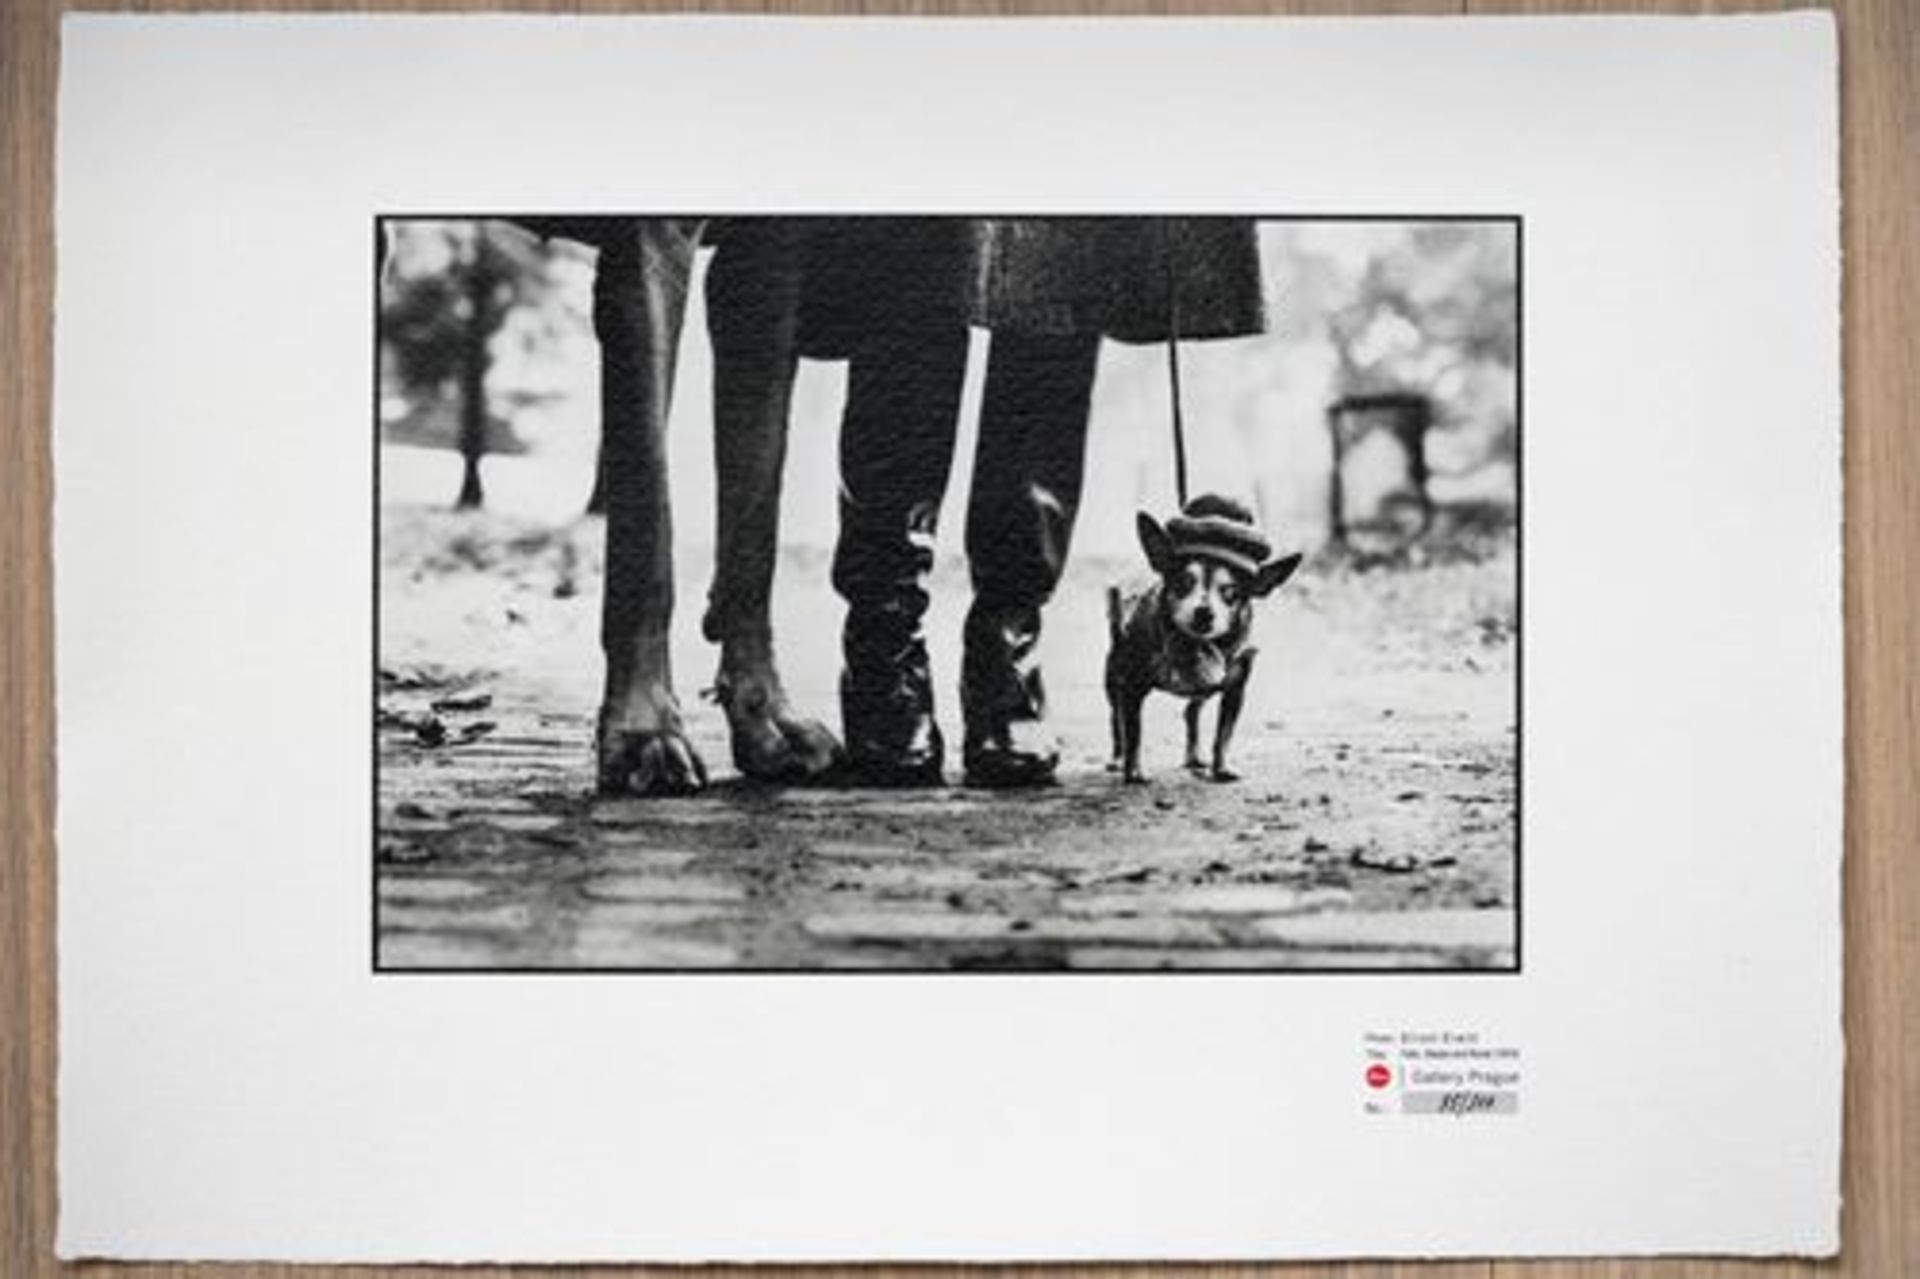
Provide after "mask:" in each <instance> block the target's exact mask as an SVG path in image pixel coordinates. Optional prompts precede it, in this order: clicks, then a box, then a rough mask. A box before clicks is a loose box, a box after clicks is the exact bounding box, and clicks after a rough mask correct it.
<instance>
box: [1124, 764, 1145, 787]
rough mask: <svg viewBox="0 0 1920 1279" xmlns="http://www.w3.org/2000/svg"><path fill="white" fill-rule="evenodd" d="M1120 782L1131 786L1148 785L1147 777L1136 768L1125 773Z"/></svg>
mask: <svg viewBox="0 0 1920 1279" xmlns="http://www.w3.org/2000/svg"><path fill="white" fill-rule="evenodd" d="M1120 780H1121V781H1123V782H1125V783H1126V784H1127V785H1129V786H1145V785H1146V784H1147V775H1146V774H1145V773H1143V772H1141V771H1140V770H1139V769H1137V768H1136V769H1132V770H1130V771H1128V772H1125V773H1123V774H1122V775H1121V777H1120Z"/></svg>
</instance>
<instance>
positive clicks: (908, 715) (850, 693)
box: [840, 600, 946, 787]
mask: <svg viewBox="0 0 1920 1279" xmlns="http://www.w3.org/2000/svg"><path fill="white" fill-rule="evenodd" d="M920 612H921V609H920V608H918V607H915V606H914V604H913V603H912V602H911V601H910V600H902V601H896V602H893V603H890V604H888V605H866V606H855V607H853V608H850V609H849V610H848V611H847V624H846V630H845V633H844V635H843V639H842V651H843V654H844V657H845V661H846V665H845V667H844V669H843V670H842V672H841V675H840V719H841V727H842V730H843V732H844V733H845V736H846V749H847V761H848V766H849V768H850V770H851V773H852V778H851V780H853V781H854V782H855V783H856V784H861V785H868V786H889V787H891V786H938V785H939V784H940V780H941V767H942V764H943V757H944V755H945V752H946V743H945V742H944V741H943V740H942V738H941V736H940V726H939V724H937V723H936V722H935V721H934V718H933V674H932V671H931V669H930V666H929V663H928V659H927V645H926V640H925V637H924V636H923V635H922V634H921V632H920V616H919V615H920Z"/></svg>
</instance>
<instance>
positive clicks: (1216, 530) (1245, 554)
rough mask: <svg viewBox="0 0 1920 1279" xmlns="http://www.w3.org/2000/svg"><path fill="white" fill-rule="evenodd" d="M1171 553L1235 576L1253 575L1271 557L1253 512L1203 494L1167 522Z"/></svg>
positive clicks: (1265, 537) (1224, 498)
mask: <svg viewBox="0 0 1920 1279" xmlns="http://www.w3.org/2000/svg"><path fill="white" fill-rule="evenodd" d="M1167 537H1168V540H1170V541H1171V542H1172V543H1173V553H1174V554H1175V555H1178V556H1183V557H1184V556H1194V557H1198V558H1200V559H1209V560H1213V561H1215V562H1216V563H1220V564H1225V565H1226V566H1227V567H1228V568H1230V569H1233V570H1234V571H1235V572H1239V573H1253V572H1256V571H1257V570H1258V569H1259V568H1260V566H1261V565H1262V564H1264V563H1266V562H1267V557H1268V556H1269V555H1272V554H1273V544H1272V543H1271V542H1269V541H1268V540H1267V535H1266V534H1265V533H1262V532H1261V531H1260V529H1259V526H1258V525H1256V524H1255V523H1254V522H1253V512H1252V511H1250V510H1248V509H1247V508H1246V507H1245V506H1244V505H1242V504H1241V503H1239V502H1236V501H1234V500H1233V499H1232V498H1230V497H1221V496H1220V495H1219V494H1217V493H1203V494H1201V495H1200V496H1199V497H1196V498H1194V499H1193V500H1192V501H1191V502H1188V503H1187V505H1186V507H1185V508H1184V509H1183V510H1182V511H1181V512H1180V514H1178V515H1176V516H1174V517H1173V518H1172V519H1170V520H1168V521H1167Z"/></svg>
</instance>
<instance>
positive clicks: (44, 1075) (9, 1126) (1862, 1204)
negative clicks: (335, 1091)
mask: <svg viewBox="0 0 1920 1279" xmlns="http://www.w3.org/2000/svg"><path fill="white" fill-rule="evenodd" d="M83 7H92V6H83ZM108 7H114V6H108ZM126 7H127V8H130V9H190V8H196V7H203V6H196V5H192V4H176V3H159V4H134V5H128V6H126ZM218 7H223V8H243V9H310V8H334V9H357V8H400V9H422V10H429V9H430V10H442V11H453V10H465V9H475V8H519V9H537V8H541V7H551V8H554V9H557V10H579V9H592V10H613V11H617V10H622V9H641V8H651V9H684V8H710V9H742V10H754V9H768V10H776V11H790V12H875V13H881V12H885V13H950V12H963V13H980V14H988V13H1022V12H1075V13H1101V12H1111V13H1146V12H1175V13H1205V12H1228V11H1230V12H1236V13H1252V12H1273V13H1316V14H1327V13H1482V12H1485V13H1493V12H1523V11H1524V12H1550V13H1570V12H1620V11H1626V10H1637V11H1642V12H1678V13H1713V12H1742V11H1754V10H1761V9H1779V8H1787V7H1803V6H1789V5H1782V4H1777V3H1766V2H1765V0H1760V2H1759V3H1722V2H1716V0H1695V2H1694V3H1686V2H1684V0H1664V2H1663V0H1646V2H1643V3H1618V2H1617V0H1616V2H1607V0H1602V2H1601V3H1586V2H1582V0H1400V2H1388V3H1367V2H1366V0H1358V2H1356V3H1344V4H1343V3H1306V2H1299V3H1284V2H1278V3H1262V2H1261V0H1251V2H1249V3H1213V2H1209V0H1196V2H1182V0H1173V2H1172V3H1167V4H1160V3H1148V4H1141V3H1134V2H1131V0H1116V2H1114V3H1101V2H1100V0H1090V2H1087V3H1080V4H1058V3H1056V4H1049V5H1045V6H1035V7H1028V6H1024V5H1018V4H998V3H992V2H990V0H985V2H982V0H973V2H969V0H957V2H955V3H931V4H887V3H876V4H863V3H858V2H857V0H854V2H850V3H840V4H835V3H831V2H828V3H812V2H809V0H801V2H800V3H778V2H777V0H776V2H775V3H771V4H753V3H747V4H732V3H722V4H707V5H700V4H697V3H694V4H680V5H672V4H669V5H634V4H619V3H613V4H603V3H587V4H584V5H582V4H572V5H568V4H553V5H550V6H541V5H539V4H537V3H527V2H524V0H523V2H522V3H519V4H513V5H488V4H478V3H468V2H464V0H415V2H414V3H410V4H409V3H404V2H402V3H375V4H371V5H357V4H351V3H347V4H339V3H333V4H327V3H318V4H316V3H298V2H295V3H273V2H269V3H258V2H255V3H239V4H233V5H222V6H218ZM1833 7H1834V8H1835V10H1836V12H1837V13H1838V15H1839V22H1840V38H1841V65H1842V73H1843V76H1844V79H1845V86H1844V100H1843V105H1842V119H1843V127H1844V130H1845V141H1844V165H1843V171H1844V176H1843V181H1844V192H1845V202H1846V203H1845V215H1844V216H1845V227H1844V243H1845V249H1846V282H1845V325H1846V330H1845V367H1846V484H1847V517H1846V554H1847V575H1846V611H1847V619H1846V620H1847V644H1846V653H1847V721H1848V733H1847V751H1848V760H1847V763H1848V769H1847V855H1846V871H1845V890H1846V928H1847V973H1846V1000H1847V1010H1846V1033H1847V1105H1846V1158H1845V1187H1844V1189H1845V1196H1846V1213H1845V1235H1844V1237H1845V1251H1844V1254H1843V1257H1842V1260H1841V1262H1840V1264H1839V1265H1838V1266H1837V1267H1836V1266H1821V1265H1811V1264H1806V1263H1791V1262H1764V1261H1760V1262H1752V1261H1750V1262H1737V1261H1710V1260H1670V1261H1580V1262H1565V1261H1556V1262H1507V1261H1501V1262H1489V1261H1474V1262H1447V1263H1419V1264H1413V1263H1397V1264H1382V1263H1349V1264H1346V1265H1284V1266H1274V1265H1264V1266H1262V1265H1255V1264H1251V1263H1250V1264H1248V1265H1245V1266H1239V1265H1236V1266H1195V1267H1184V1268H1179V1269H1182V1270H1185V1271H1189V1272H1192V1273H1196V1274H1197V1273H1200V1272H1202V1271H1206V1272H1211V1273H1212V1274H1214V1275H1220V1276H1224V1275H1227V1274H1229V1273H1232V1274H1236V1275H1238V1274H1245V1275H1249V1276H1251V1274H1252V1273H1253V1272H1254V1271H1255V1270H1259V1271H1280V1272H1284V1274H1286V1275H1287V1276H1313V1277H1315V1279H1333V1277H1335V1276H1346V1277H1349V1279H1362V1277H1363V1276H1364V1277H1367V1279H1387V1277H1388V1276H1421V1277H1423V1279H1466V1277H1468V1276H1472V1277H1474V1279H1492V1277H1496V1276H1497V1277H1498V1279H1574V1277H1576V1276H1578V1277H1580V1279H1603V1277H1604V1279H1623V1277H1625V1276H1674V1277H1676V1279H1678V1277H1680V1276H1687V1277H1697V1279H1708V1277H1709V1276H1727V1277H1729V1279H1731V1277H1734V1276H1752V1275H1760V1274H1769V1275H1771V1274H1807V1275H1826V1274H1832V1275H1846V1276H1860V1277H1861V1279H1906V1277H1909V1276H1911V1277H1914V1279H1920V965H1917V964H1916V960H1920V820H1917V818H1920V803H1917V799H1920V791H1917V790H1916V785H1915V758H1914V751H1913V748H1914V744H1915V730H1916V724H1917V723H1920V689H1917V688H1916V685H1915V682H1914V670H1915V666H1916V659H1917V658H1920V648H1917V647H1916V643H1915V639H1916V637H1915V632H1914V615H1913V599H1914V587H1915V584H1916V583H1915V571H1916V558H1915V557H1916V550H1917V549H1920V548H1917V547H1916V539H1917V538H1920V518H1917V517H1916V511H1920V422H1917V421H1916V414H1915V406H1916V404H1917V403H1920V354H1917V352H1920V337H1916V332H1920V252H1917V251H1916V237H1915V231H1914V220H1915V218H1914V215H1915V212H1916V210H1920V0H1837V3H1836V4H1835V5H1834V6H1833ZM60 10H61V5H60V3H59V0H0V11H3V12H0V92H4V95H5V97H4V107H3V108H0V155H4V164H5V170H4V174H3V175H0V207H3V208H4V218H0V242H3V243H0V258H3V259H4V271H5V275H4V280H5V290H4V292H5V303H4V307H0V405H3V406H4V407H3V409H0V492H3V493H4V497H3V498H0V663H3V664H4V676H0V841H3V843H0V1279H14V1277H15V1276H20V1277H22V1279H25V1277H26V1276H44V1275H53V1274H56V1273H62V1274H73V1275H80V1274H89V1275H90V1274H106V1273H113V1274H116V1275H119V1274H125V1275H129V1276H132V1275H139V1276H156V1277H157V1276H168V1277H178V1276H184V1275H189V1274H193V1275H224V1276H240V1275H248V1276H269V1275H283V1274H292V1273H294V1272H295V1271H296V1270H298V1271H299V1273H303V1274H304V1273H314V1274H321V1275H337V1276H342V1277H345V1276H354V1277H356V1279H359V1277H365V1276H375V1275H402V1274H409V1273H412V1274H425V1273H430V1272H428V1271H424V1270H412V1271H409V1270H404V1269H403V1270H389V1269H375V1268H367V1267H343V1268H339V1269H314V1270H308V1269H305V1268H295V1267H284V1266H251V1267H187V1266H171V1265H161V1266H130V1267H121V1266H108V1265H101V1264H86V1265H71V1266H60V1265H57V1264H56V1263H55V1262H54V1261H53V1252H52V1249H53V1230H54V1203H55V1195H56V1189H55V1185H54V1134H53V1090H54V1041H55V1034H54V1026H55V1017H56V1007H55V998H54V937H53V915H54V911H53V902H54V873H53V773H54V766H53V736H54V723H53V671H52V656H53V627H52V619H51V606H50V577H49V570H50V557H49V554H48V504H49V498H50V494H51V487H52V465H51V458H50V448H49V440H48V423H49V420H50V418H49V409H50V405H51V400H52V385H51V370H52V355H53V326H52V318H51V317H52V309H53V254H52V250H53V221H52V202H51V196H52V182H53V104H54V86H55V83H56V73H57V61H58V19H59V13H60ZM540 1269H541V1268H539V1267H523V1268H507V1269H495V1268H480V1269H473V1270H464V1271H461V1272H459V1273H461V1274H462V1275H470V1276H475V1277H476V1279H477V1277H479V1276H495V1275H507V1274H515V1275H522V1274H533V1273H538V1272H539V1270H540ZM863 1269H864V1270H865V1272H866V1273H867V1274H869V1275H875V1274H878V1275H881V1276H883V1279H892V1277H893V1276H894V1275H895V1274H898V1273H900V1272H901V1270H900V1268H890V1267H880V1268H875V1267H866V1268H863ZM969 1269H974V1270H980V1269H985V1268H979V1267H970V1268H969ZM1025 1269H1028V1270H1032V1269H1036V1268H1033V1267H1027V1268H1025ZM1047 1269H1048V1270H1049V1271H1051V1272H1053V1273H1055V1274H1071V1275H1072V1276H1073V1279H1080V1276H1081V1275H1082V1274H1099V1275H1109V1276H1114V1277H1115V1279H1120V1277H1121V1276H1128V1275H1145V1274H1147V1273H1161V1272H1163V1271H1164V1269H1165V1268H1162V1267H1155V1268H1152V1270H1151V1271H1149V1268H1147V1267H1141V1266H1127V1265H1113V1266H1101V1267H1086V1266H1070V1267H1067V1266H1063V1267H1048V1268H1047ZM432 1273H443V1274H444V1273H448V1272H444V1271H442V1272H432ZM610 1273H632V1272H631V1271H617V1272H616V1271H606V1270H601V1269H593V1270H569V1271H568V1274H570V1275H576V1276H588V1275H603V1274H610Z"/></svg>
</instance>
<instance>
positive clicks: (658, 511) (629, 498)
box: [593, 218, 706, 795]
mask: <svg viewBox="0 0 1920 1279" xmlns="http://www.w3.org/2000/svg"><path fill="white" fill-rule="evenodd" d="M698 238H699V223H698V222H694V221H682V220H676V219H669V218H642V219H635V220H634V221H633V222H632V223H630V224H628V225H627V226H625V227H623V228H622V231H621V232H620V234H619V235H618V236H617V237H615V238H613V239H611V240H610V241H609V242H608V243H606V244H604V245H603V246H602V248H601V252H600V262H599V266H598V269H597V273H596V275H595V278H594V306H593V321H594V332H595V335H596V336H597V337H598V338H599V340H600V412H601V441H602V448H603V450H604V470H603V475H604V477H605V483H606V499H607V554H606V588H605V595H604V597H603V600H602V610H601V626H600V644H601V649H602V651H603V652H604V653H605V655H606V663H607V678H606V690H605V696H604V697H603V699H602V701H601V704H600V721H599V732H598V736H597V751H598V756H599V784H600V790H601V791H602V793H607V794H630V795H672V794H684V793H687V792H689V791H694V790H698V789H699V788H700V787H701V786H702V785H704V784H705V782H706V766H705V765H704V764H703V763H702V762H701V760H700V757H699V756H698V755H697V754H696V753H695V752H694V749H693V746H692V744H691V743H690V742H689V741H688V740H687V736H686V731H685V729H684V727H683V726H682V724H681V720H680V706H679V703H678V702H677V701H676V700H675V698H674V693H673V661H672V655H671V644H670V639H669V636H670V632H671V629H672V622H673V509H672V504H671V501H670V498H669V494H668V484H667V449H666V444H667V438H666V437H667V413H668V409H669V408H670V406H671V405H672V402H673V374H674V366H675V361H676V357H677V355H678V351H679V345H680V324H681V320H682V317H683V316H684V315H685V312H686V302H687V281H688V278H689V276H690V275H691V273H692V269H693V254H694V249H695V246H696V245H697V243H698Z"/></svg>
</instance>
